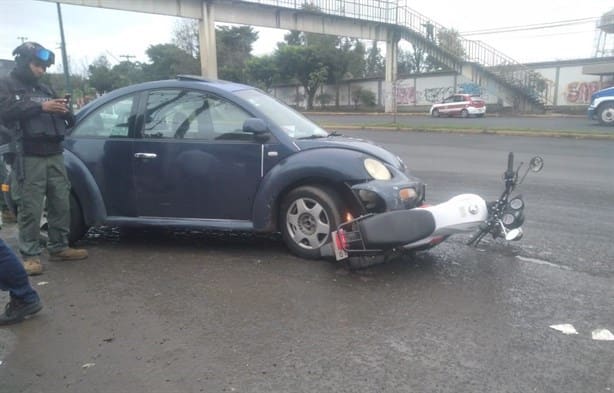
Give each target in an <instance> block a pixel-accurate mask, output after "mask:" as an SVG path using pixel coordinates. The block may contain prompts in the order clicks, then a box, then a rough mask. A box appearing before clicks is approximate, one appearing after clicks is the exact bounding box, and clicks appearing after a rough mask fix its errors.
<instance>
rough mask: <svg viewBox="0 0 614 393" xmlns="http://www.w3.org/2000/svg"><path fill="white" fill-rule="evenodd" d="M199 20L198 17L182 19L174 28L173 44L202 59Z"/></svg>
mask: <svg viewBox="0 0 614 393" xmlns="http://www.w3.org/2000/svg"><path fill="white" fill-rule="evenodd" d="M198 30H199V22H198V20H196V19H182V20H181V21H179V22H177V24H176V25H175V28H174V30H173V44H175V45H176V46H177V47H178V48H180V49H182V50H184V51H185V52H186V53H188V54H189V55H190V56H192V57H193V58H195V59H200V39H199V31H198Z"/></svg>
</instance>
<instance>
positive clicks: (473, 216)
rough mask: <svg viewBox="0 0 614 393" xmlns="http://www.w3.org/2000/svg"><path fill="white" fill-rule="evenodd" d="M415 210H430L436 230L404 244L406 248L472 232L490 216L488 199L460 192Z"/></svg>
mask: <svg viewBox="0 0 614 393" xmlns="http://www.w3.org/2000/svg"><path fill="white" fill-rule="evenodd" d="M415 210H427V211H429V212H430V213H431V214H432V215H433V218H434V219H435V230H434V231H433V233H432V234H431V235H430V236H428V237H426V238H424V239H421V240H418V241H416V242H413V243H409V244H406V245H404V246H403V247H404V248H406V249H412V248H416V247H421V246H425V245H427V244H430V243H433V242H434V243H438V242H440V241H441V240H443V239H444V238H446V237H447V236H450V235H453V234H456V233H461V232H472V231H474V230H475V229H476V228H477V227H478V226H479V225H480V224H481V223H483V222H484V221H486V219H487V218H488V208H487V206H486V201H485V200H484V199H483V198H482V197H480V196H479V195H476V194H460V195H457V196H455V197H453V198H450V199H449V200H448V201H446V202H443V203H440V204H438V205H433V206H427V207H420V208H416V209H415Z"/></svg>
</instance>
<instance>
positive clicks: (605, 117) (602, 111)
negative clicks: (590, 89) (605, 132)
mask: <svg viewBox="0 0 614 393" xmlns="http://www.w3.org/2000/svg"><path fill="white" fill-rule="evenodd" d="M587 114H588V118H589V119H591V120H595V119H596V120H597V121H599V123H601V124H603V125H610V126H612V125H614V87H608V88H606V89H601V90H599V91H596V92H594V93H593V94H592V96H591V104H590V105H589V106H588V113H587Z"/></svg>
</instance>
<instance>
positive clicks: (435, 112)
mask: <svg viewBox="0 0 614 393" xmlns="http://www.w3.org/2000/svg"><path fill="white" fill-rule="evenodd" d="M432 116H433V117H439V110H438V109H433V113H432Z"/></svg>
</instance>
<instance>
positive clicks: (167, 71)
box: [143, 44, 200, 80]
mask: <svg viewBox="0 0 614 393" xmlns="http://www.w3.org/2000/svg"><path fill="white" fill-rule="evenodd" d="M146 53H147V56H149V59H150V60H151V63H150V64H145V65H143V73H144V74H145V77H146V80H160V79H169V78H174V77H175V76H177V75H178V74H192V75H200V63H199V61H198V60H196V59H195V58H193V57H192V56H191V55H189V54H188V53H186V52H185V51H183V50H181V49H180V48H178V47H177V46H175V45H173V44H160V45H152V46H150V47H149V48H148V49H147V51H146Z"/></svg>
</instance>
